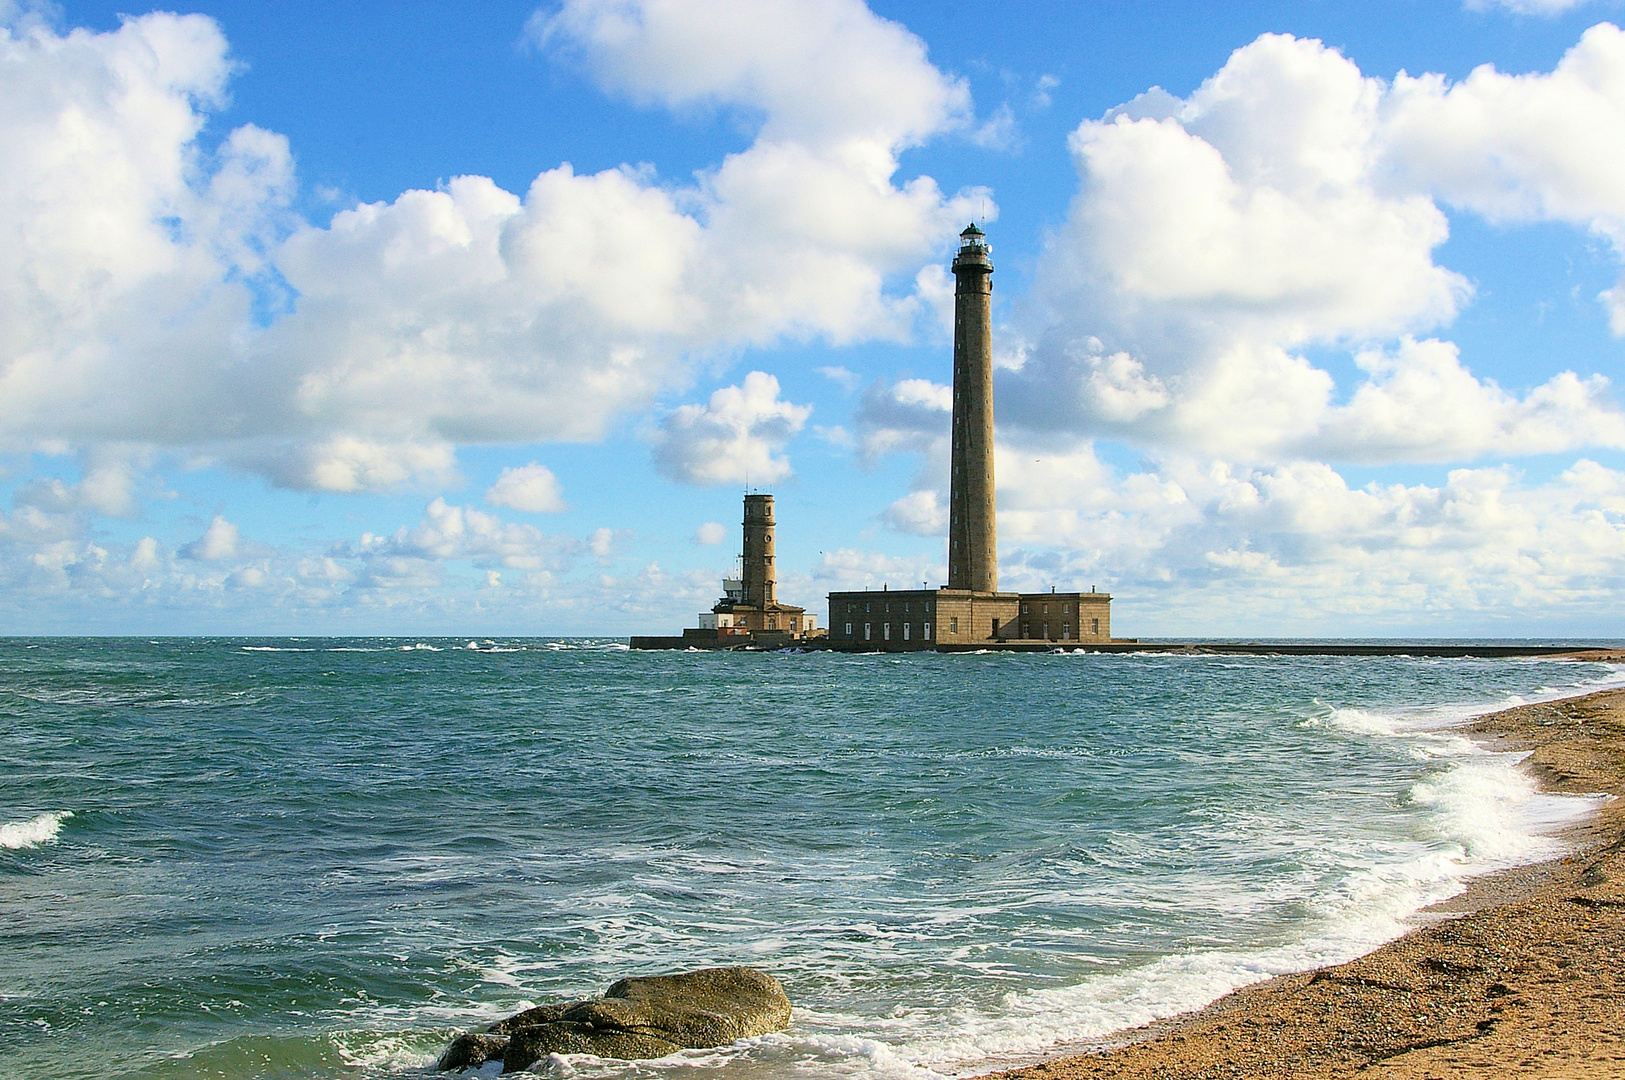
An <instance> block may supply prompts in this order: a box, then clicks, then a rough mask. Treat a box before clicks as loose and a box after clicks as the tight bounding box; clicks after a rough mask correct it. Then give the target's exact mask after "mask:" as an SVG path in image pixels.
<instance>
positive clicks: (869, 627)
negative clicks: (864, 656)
mask: <svg viewBox="0 0 1625 1080" xmlns="http://www.w3.org/2000/svg"><path fill="white" fill-rule="evenodd" d="M874 625H875V624H874V623H864V624H863V640H864V641H868V640H869V636H870V634H871V632H872V631H873V629H874Z"/></svg>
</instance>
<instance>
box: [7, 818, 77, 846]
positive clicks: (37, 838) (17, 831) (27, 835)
mask: <svg viewBox="0 0 1625 1080" xmlns="http://www.w3.org/2000/svg"><path fill="white" fill-rule="evenodd" d="M72 816H73V812H72V811H71V810H59V811H56V812H55V813H50V814H41V815H40V816H39V817H36V818H30V819H29V820H27V821H14V822H11V823H10V824H6V825H0V848H8V849H10V850H12V851H17V850H20V849H22V848H31V847H38V846H39V845H41V844H49V843H52V842H54V841H55V840H56V836H57V833H59V832H61V831H62V823H63V822H64V821H66V820H68V819H69V818H71V817H72Z"/></svg>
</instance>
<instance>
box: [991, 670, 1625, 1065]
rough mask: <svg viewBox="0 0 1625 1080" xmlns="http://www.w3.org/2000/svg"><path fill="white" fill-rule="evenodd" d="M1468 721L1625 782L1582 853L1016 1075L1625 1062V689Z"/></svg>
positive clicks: (1551, 760) (1490, 879) (1585, 787)
mask: <svg viewBox="0 0 1625 1080" xmlns="http://www.w3.org/2000/svg"><path fill="white" fill-rule="evenodd" d="M1577 658H1578V657H1577ZM1584 658H1585V659H1599V660H1602V659H1606V660H1612V661H1614V662H1620V661H1625V654H1619V653H1612V654H1604V653H1594V654H1587V655H1585V657H1584ZM1467 730H1468V731H1470V732H1472V733H1474V734H1475V735H1476V737H1478V738H1480V739H1482V740H1484V741H1485V743H1486V744H1487V745H1489V746H1491V747H1492V748H1494V749H1497V750H1527V751H1530V752H1531V753H1530V756H1529V758H1528V760H1526V761H1525V762H1524V766H1523V767H1524V768H1525V769H1526V770H1528V771H1529V773H1530V774H1531V775H1532V776H1533V777H1535V778H1536V779H1537V780H1538V781H1539V782H1540V783H1541V785H1542V786H1543V787H1544V788H1546V789H1547V790H1549V791H1558V792H1565V793H1571V794H1582V793H1607V794H1610V795H1613V796H1615V797H1616V798H1615V799H1614V800H1613V801H1610V802H1609V803H1607V804H1606V805H1604V806H1603V807H1602V808H1601V809H1600V810H1599V811H1598V812H1597V813H1596V814H1595V815H1593V816H1592V817H1591V818H1590V819H1588V820H1587V821H1585V822H1583V823H1582V824H1580V825H1578V826H1576V827H1575V828H1574V829H1572V830H1571V831H1570V833H1569V834H1568V835H1569V836H1570V838H1571V839H1572V841H1573V843H1574V845H1575V854H1573V855H1572V856H1570V857H1568V858H1564V859H1561V860H1557V861H1554V862H1549V863H1541V864H1538V865H1535V866H1527V867H1520V868H1518V869H1516V870H1511V871H1506V872H1502V873H1499V874H1492V875H1487V876H1485V877H1483V878H1479V879H1476V880H1475V881H1474V882H1473V883H1472V884H1471V886H1470V887H1469V888H1468V890H1467V892H1466V893H1464V894H1463V895H1461V896H1459V897H1457V898H1455V899H1454V900H1451V901H1449V902H1447V903H1445V904H1441V905H1439V906H1438V907H1435V908H1433V909H1430V910H1429V911H1428V912H1425V913H1423V915H1422V916H1420V917H1419V918H1418V920H1417V921H1418V922H1419V923H1426V924H1427V925H1423V926H1422V927H1421V928H1419V929H1417V930H1413V931H1412V932H1410V933H1408V934H1406V935H1405V936H1404V937H1402V938H1399V939H1398V940H1396V941H1392V942H1390V943H1389V944H1387V945H1385V946H1383V947H1382V948H1380V949H1378V950H1377V951H1376V952H1373V953H1369V954H1367V955H1366V956H1363V957H1360V958H1359V959H1357V960H1353V961H1351V962H1349V963H1347V964H1340V965H1338V966H1336V967H1329V968H1323V969H1321V970H1319V971H1311V972H1305V973H1303V974H1300V975H1288V976H1283V977H1281V978H1278V979H1271V980H1269V981H1268V982H1263V983H1258V984H1256V985H1254V986H1250V987H1246V988H1244V989H1242V990H1238V991H1236V992H1235V993H1233V994H1230V995H1228V996H1226V997H1224V998H1221V999H1220V1000H1218V1001H1216V1002H1214V1003H1213V1004H1212V1005H1210V1006H1208V1007H1207V1008H1206V1009H1204V1010H1202V1011H1201V1012H1198V1013H1193V1014H1190V1015H1188V1016H1185V1017H1176V1018H1174V1019H1173V1020H1171V1021H1166V1022H1163V1023H1161V1024H1157V1025H1153V1026H1151V1027H1149V1028H1145V1029H1141V1030H1139V1031H1136V1032H1128V1033H1125V1034H1124V1035H1123V1037H1122V1038H1120V1039H1119V1040H1118V1043H1117V1045H1115V1046H1111V1047H1107V1048H1103V1049H1101V1050H1099V1051H1096V1052H1092V1053H1086V1054H1082V1055H1079V1056H1076V1057H1069V1058H1063V1059H1060V1060H1056V1061H1051V1062H1046V1063H1044V1064H1041V1065H1036V1066H1032V1067H1030V1068H1026V1069H1019V1070H1015V1071H1012V1072H1008V1073H1003V1074H1000V1075H1001V1076H1002V1077H1009V1078H1019V1080H1084V1078H1102V1077H1123V1078H1129V1077H1134V1078H1146V1080H1152V1078H1155V1080H1197V1078H1209V1077H1213V1078H1217V1077H1343V1076H1355V1075H1359V1076H1362V1077H1384V1078H1395V1080H1397V1078H1406V1080H1411V1078H1416V1080H1420V1078H1423V1077H1438V1078H1441V1080H1442V1078H1445V1077H1462V1076H1469V1077H1492V1076H1493V1077H1501V1076H1537V1077H1561V1078H1568V1077H1573V1078H1576V1080H1579V1078H1586V1080H1602V1078H1607V1077H1622V1078H1625V799H1621V798H1619V796H1625V690H1610V691H1604V692H1602V693H1597V694H1590V695H1587V696H1585V697H1579V698H1570V699H1568V700H1564V701H1558V702H1552V703H1548V704H1542V705H1526V706H1521V707H1519V708H1515V709H1509V710H1507V711H1505V712H1499V713H1493V714H1491V715H1488V716H1484V717H1480V718H1478V719H1477V720H1475V721H1472V722H1471V723H1470V724H1469V725H1468V726H1467Z"/></svg>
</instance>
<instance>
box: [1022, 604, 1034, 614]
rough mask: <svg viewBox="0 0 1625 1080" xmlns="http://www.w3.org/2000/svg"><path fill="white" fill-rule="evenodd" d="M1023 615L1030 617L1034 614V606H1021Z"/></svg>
mask: <svg viewBox="0 0 1625 1080" xmlns="http://www.w3.org/2000/svg"><path fill="white" fill-rule="evenodd" d="M1021 613H1022V614H1023V615H1030V614H1031V613H1032V605H1031V604H1022V605H1021Z"/></svg>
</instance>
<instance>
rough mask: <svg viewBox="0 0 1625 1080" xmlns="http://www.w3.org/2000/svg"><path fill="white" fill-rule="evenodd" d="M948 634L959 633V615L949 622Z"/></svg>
mask: <svg viewBox="0 0 1625 1080" xmlns="http://www.w3.org/2000/svg"><path fill="white" fill-rule="evenodd" d="M948 633H950V634H957V633H959V616H958V615H955V616H954V617H953V618H951V619H949V620H948Z"/></svg>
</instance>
